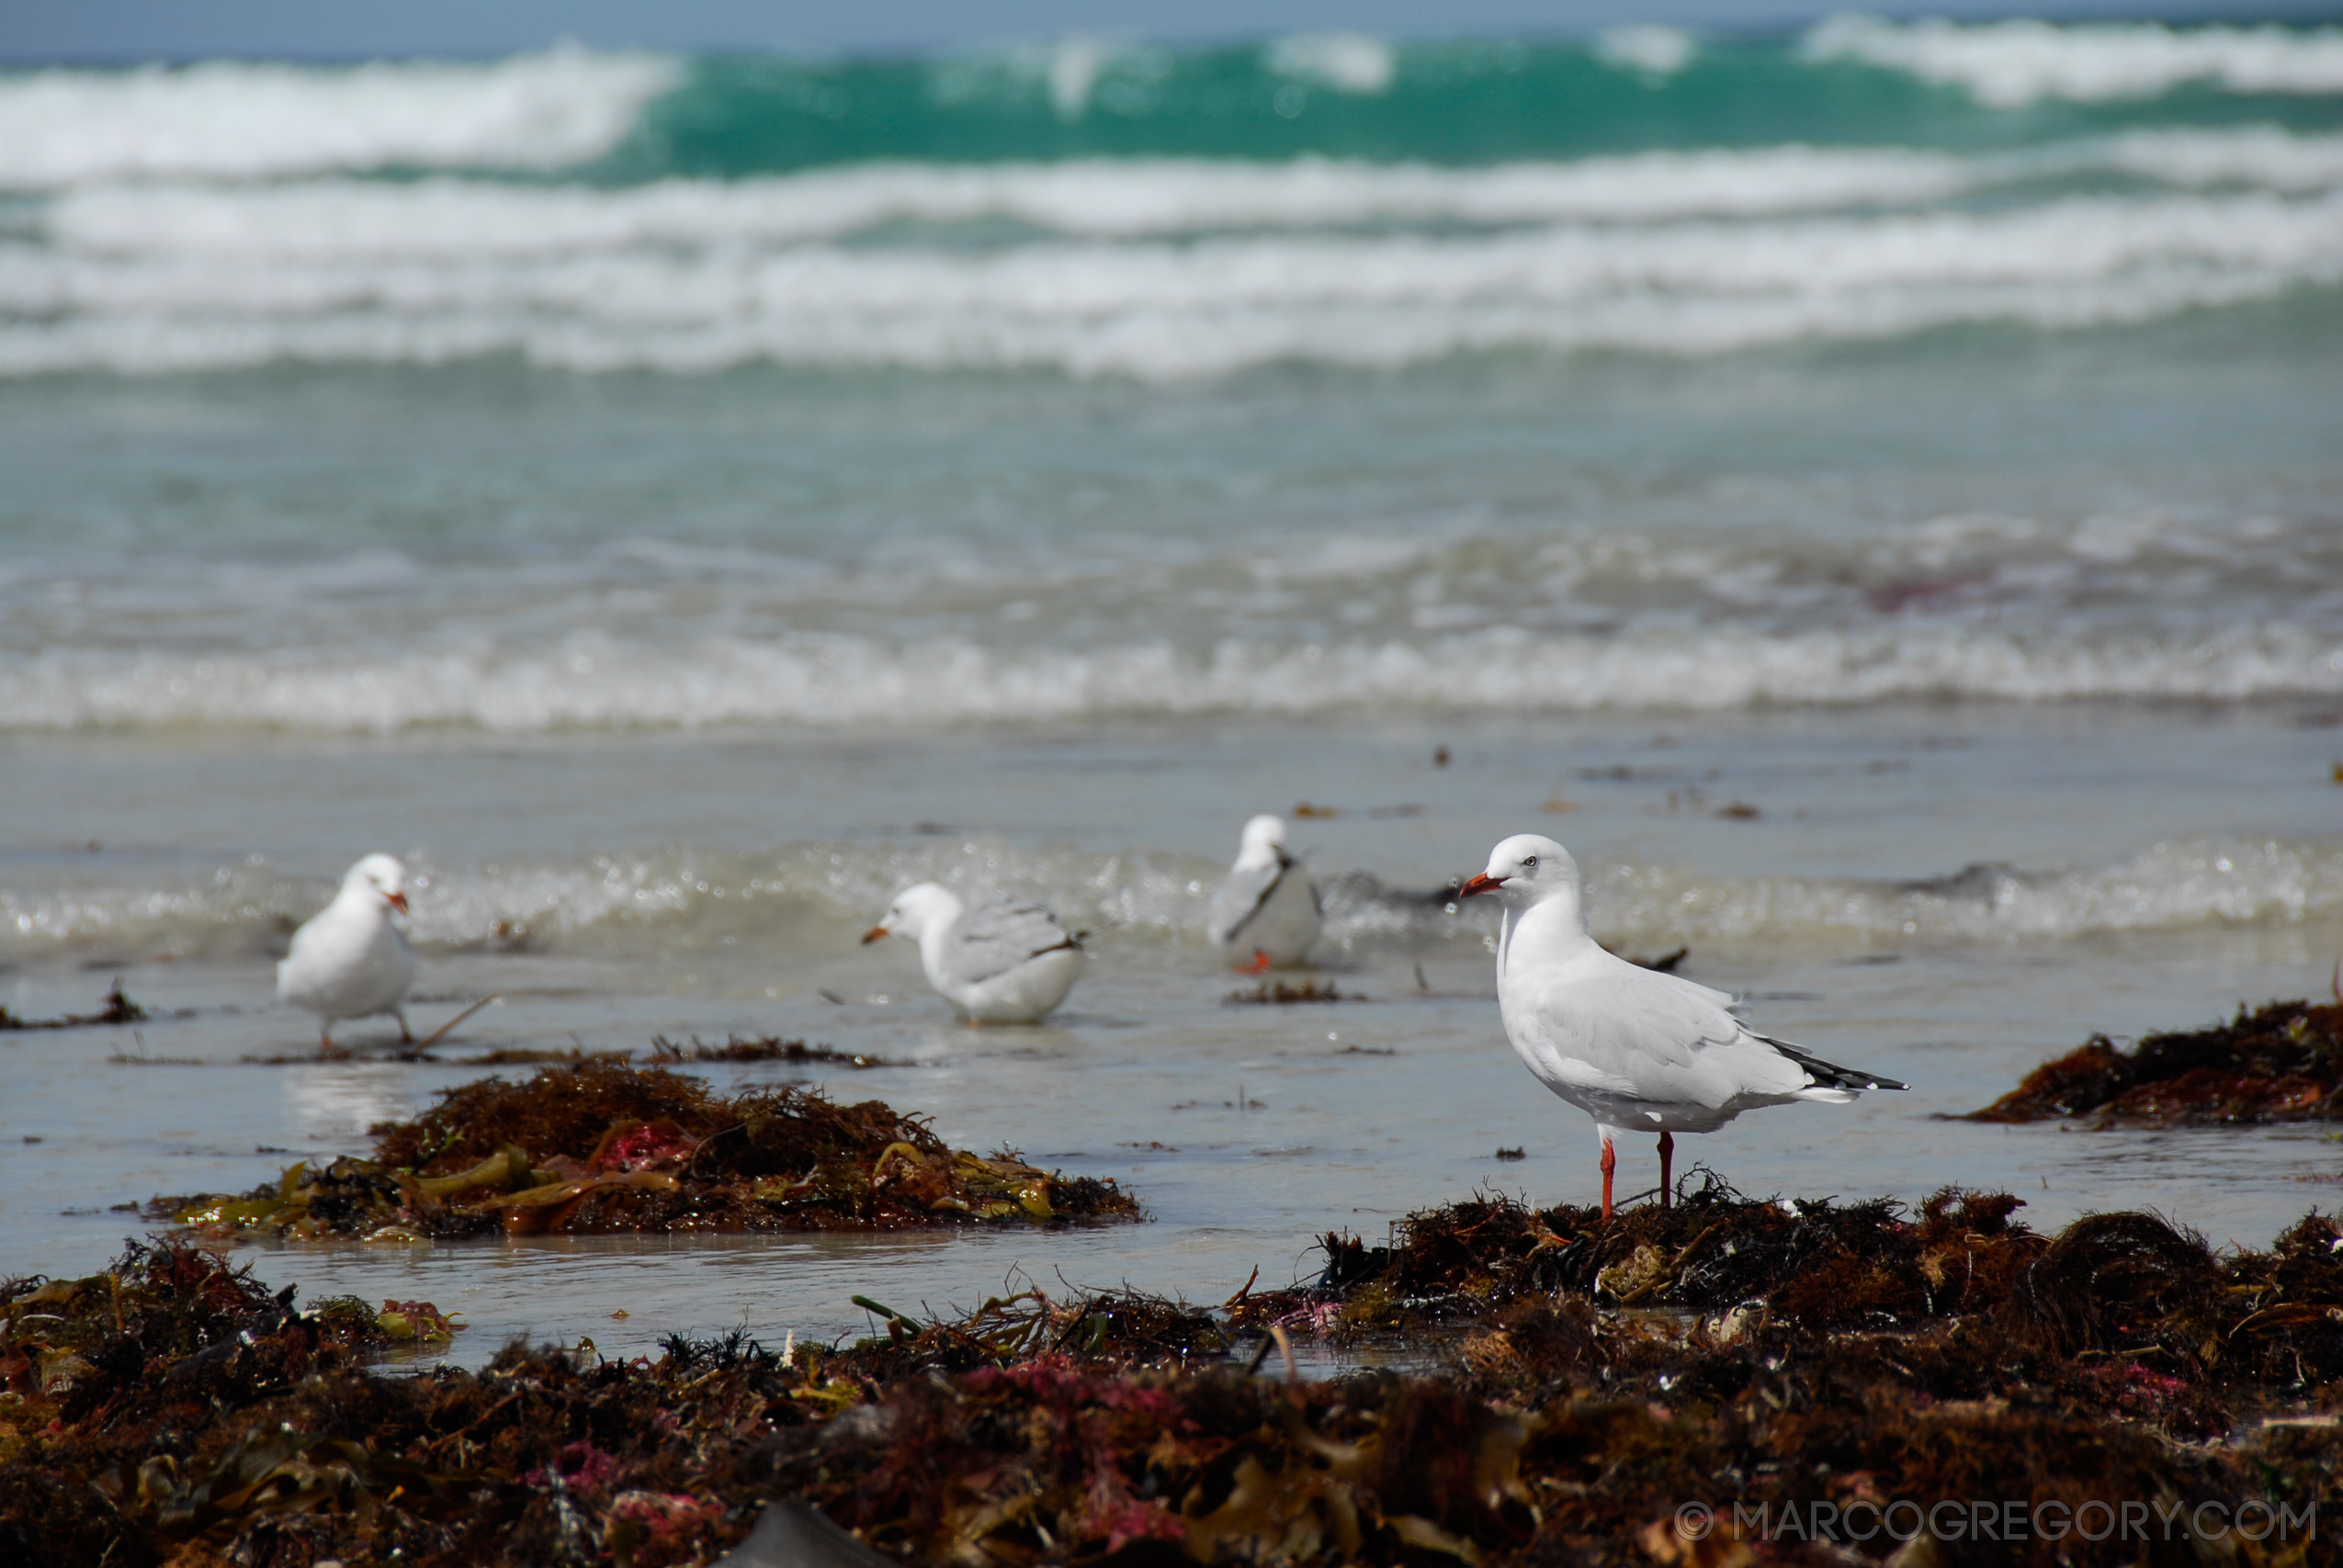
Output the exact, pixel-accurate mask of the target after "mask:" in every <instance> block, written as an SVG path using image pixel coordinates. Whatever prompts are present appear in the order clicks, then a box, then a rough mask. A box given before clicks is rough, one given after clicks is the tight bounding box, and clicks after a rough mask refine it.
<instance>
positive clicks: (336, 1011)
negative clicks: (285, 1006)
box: [277, 854, 415, 1055]
mask: <svg viewBox="0 0 2343 1568" xmlns="http://www.w3.org/2000/svg"><path fill="white" fill-rule="evenodd" d="M393 909H396V910H397V911H399V913H401V914H402V915H403V914H405V913H406V912H407V868H406V867H405V866H403V865H401V864H400V863H399V862H398V861H397V860H396V859H394V858H393V857H391V856H390V855H384V854H372V855H368V856H367V857H366V858H365V859H364V860H362V861H360V862H358V863H357V864H356V865H354V866H352V867H350V869H349V871H348V872H347V873H346V874H344V876H343V878H342V890H341V891H340V892H338V893H336V894H335V895H334V901H333V902H332V903H331V904H328V905H326V906H325V908H323V909H320V910H319V911H318V912H317V913H316V914H314V915H312V916H311V917H310V918H309V919H308V920H307V921H306V922H305V923H304V924H303V925H302V926H301V928H300V930H299V931H295V932H294V933H293V945H292V948H291V950H290V951H289V952H288V953H286V954H285V956H284V958H283V959H282V960H281V961H280V962H279V963H278V964H277V997H278V998H280V999H282V1000H284V1001H288V1002H290V1003H292V1004H293V1005H294V1006H295V1007H297V1008H302V1009H305V1010H308V1011H310V1012H313V1013H315V1014H317V1021H318V1025H317V1048H318V1054H319V1055H332V1054H333V1050H334V1020H336V1019H343V1018H372V1017H373V1016H374V1015H375V1014H377V1013H384V1012H387V1013H389V1014H390V1016H391V1017H393V1018H395V1019H397V1020H398V1021H399V1041H400V1043H402V1044H404V1043H408V1042H410V1041H412V1040H413V1039H414V1034H413V1032H411V1031H410V1030H409V1029H408V1028H407V1015H406V1013H405V1012H404V1011H402V1010H401V1009H400V1006H399V1004H400V1002H402V1000H404V999H405V998H406V995H407V987H410V986H412V985H413V984H414V983H415V953H414V949H413V948H412V947H409V946H408V945H407V936H406V933H405V932H404V931H401V930H400V929H399V928H398V927H397V926H396V925H395V924H393V923H392V921H391V919H390V911H391V910H393Z"/></svg>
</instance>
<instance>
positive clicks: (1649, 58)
mask: <svg viewBox="0 0 2343 1568" xmlns="http://www.w3.org/2000/svg"><path fill="white" fill-rule="evenodd" d="M1699 52H1700V43H1699V41H1698V40H1697V39H1694V38H1693V37H1692V34H1690V33H1688V32H1686V31H1685V30H1684V29H1683V28H1671V27H1668V26H1665V25H1664V24H1661V23H1658V22H1639V23H1632V24H1628V25H1624V26H1621V27H1615V28H1604V29H1603V30H1602V31H1601V32H1600V33H1597V34H1596V35H1595V39H1594V57H1595V58H1596V59H1597V60H1600V61H1602V62H1603V63H1604V64H1606V65H1615V66H1617V67H1619V68H1620V69H1621V70H1623V71H1634V72H1636V73H1640V74H1642V75H1645V76H1647V77H1651V76H1673V75H1674V74H1675V73H1677V72H1679V71H1681V70H1682V69H1683V68H1684V67H1685V66H1687V65H1690V64H1691V63H1692V57H1693V56H1695V55H1697V54H1698V53H1699Z"/></svg>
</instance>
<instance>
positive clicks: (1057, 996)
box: [863, 882, 1089, 1023]
mask: <svg viewBox="0 0 2343 1568" xmlns="http://www.w3.org/2000/svg"><path fill="white" fill-rule="evenodd" d="M1088 934H1089V933H1088V932H1081V931H1078V932H1075V933H1074V934H1072V935H1069V934H1067V931H1066V928H1065V927H1063V926H1061V925H1059V924H1058V919H1057V917H1056V916H1054V915H1052V914H1051V913H1050V912H1049V911H1048V910H1047V909H1045V908H1042V907H1041V906H1040V905H1038V904H1036V903H1034V902H1032V901H1031V900H1030V899H1023V898H1012V897H1007V896H1006V895H1002V896H998V897H991V898H988V899H986V900H985V901H984V902H983V903H980V904H979V905H977V906H976V907H975V908H969V907H968V906H967V905H965V904H963V903H961V901H960V896H959V895H958V894H956V893H955V892H953V891H952V890H951V889H950V888H948V887H945V886H942V885H941V884H939V883H934V882H922V883H921V884H920V885H919V886H916V887H906V888H905V889H903V891H901V892H900V893H898V894H897V895H895V902H894V903H893V904H892V905H891V906H889V908H888V911H887V913H886V915H885V917H884V918H882V919H880V920H879V922H878V923H877V925H875V926H873V927H871V928H870V930H868V931H865V932H864V933H863V941H864V942H866V943H869V942H877V940H878V939H879V938H881V937H884V936H907V937H910V938H911V940H912V941H914V942H918V943H919V944H920V966H921V967H922V968H923V969H925V970H926V971H927V983H928V984H929V985H931V986H933V987H935V989H936V993H937V994H938V995H939V996H941V997H942V998H944V999H945V1001H947V1002H950V1003H951V1004H952V1005H953V1007H955V1008H956V1009H957V1010H959V1013H960V1016H961V1017H963V1018H965V1019H967V1020H968V1021H969V1022H970V1023H1038V1022H1040V1021H1041V1019H1042V1015H1043V1014H1045V1013H1047V1012H1048V1011H1049V1010H1050V1009H1052V1008H1054V1007H1056V1006H1057V1005H1058V1003H1059V1002H1062V1001H1064V1000H1065V999H1066V993H1067V992H1068V991H1070V990H1072V989H1073V988H1074V981H1075V980H1076V979H1077V978H1078V977H1080V976H1081V972H1082V964H1083V961H1084V959H1085V957H1086V955H1085V954H1084V953H1083V952H1082V938H1083V937H1084V936H1085V935H1088Z"/></svg>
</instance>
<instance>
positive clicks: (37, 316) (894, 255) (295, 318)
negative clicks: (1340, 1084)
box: [0, 195, 2343, 378]
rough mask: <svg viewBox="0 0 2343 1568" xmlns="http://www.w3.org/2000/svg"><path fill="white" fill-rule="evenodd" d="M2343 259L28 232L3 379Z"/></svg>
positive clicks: (672, 363)
mask: <svg viewBox="0 0 2343 1568" xmlns="http://www.w3.org/2000/svg"><path fill="white" fill-rule="evenodd" d="M294 227H298V226H294ZM288 243H291V244H294V245H298V244H300V243H301V242H299V241H289V242H288ZM2338 279H2343V197H2335V196H2327V197H2322V198H2319V199H2313V200H2287V199H2281V198H2279V197H2270V196H2260V195H2246V196H2236V197H2172V198H2156V199H2145V198H2143V199H2134V198H2119V197H2074V198H2068V199H2065V200H2059V201H2053V202H2048V203H2044V204H2042V205H2040V206H2036V207H2032V208H2023V209H2014V210H2009V211H2001V212H1990V213H1965V212H1934V213H1922V214H1895V215H1883V216H1879V217H1871V218H1853V217H1849V218H1839V217H1833V218H1820V219H1810V220H1797V221H1784V222H1776V223H1768V222H1749V223H1732V224H1724V223H1691V224H1681V225H1671V226H1665V227H1662V226H1651V227H1636V228H1610V227H1591V226H1584V225H1557V226H1553V227H1549V228H1545V229H1539V230H1532V231H1509V232H1502V233H1499V234H1494V235H1487V236H1466V237H1427V236H1415V235H1407V234H1377V235H1368V236H1324V237H1319V236H1309V237H1294V238H1275V237H1263V238H1232V239H1227V240H1217V241H1206V242H1200V243H1193V244H1184V245H1177V246H1174V245H1165V244H1147V243H1141V244H1128V245H1101V244H1080V243H1058V242H1045V243H1033V244H1028V245H1022V246H1016V247H1012V248H1009V249H1006V250H1001V251H991V252H982V253H976V254H961V253H957V252H953V251H950V250H925V249H910V248H906V249H894V250H871V249H863V248H855V249H845V248H833V247H831V246H826V245H808V246H801V247H791V248H785V249H777V250H773V251H769V252H764V253H758V254H744V253H741V252H739V251H735V250H730V249H725V248H721V247H710V248H708V249H707V250H705V251H699V252H692V251H681V250H677V249H673V248H665V247H659V246H653V245H634V244H628V245H625V246H617V247H613V248H610V249H608V250H604V251H599V252H596V251H582V252H577V253H572V254H551V255H538V254H524V255H520V256H511V255H498V254H489V255H486V256H481V255H472V254H466V255H460V256H453V257H448V256H444V255H431V254H424V255H413V254H408V255H401V254H391V255H389V256H380V255H377V254H373V252H372V251H371V249H370V248H368V247H365V246H359V247H357V248H355V249H354V250H353V251H350V252H344V253H341V254H332V253H329V254H325V255H323V256H322V257H318V258H315V259H311V258H309V257H304V256H301V255H300V254H292V255H288V256H285V257H283V259H281V260H279V261H277V263H276V264H275V265H267V266H255V265H251V264H250V262H249V260H248V259H247V257H246V256H244V255H240V254H237V253H236V252H234V251H227V252H224V253H222V252H213V251H207V250H202V249H191V250H181V249H177V248H173V249H168V250H164V251H160V252H155V251H149V252H144V253H131V254H108V253H102V252H101V253H87V252H85V253H75V254H65V253H61V252H58V251H53V250H45V249H40V248H34V247H28V246H20V245H19V246H0V374H9V375H18V376H22V375H31V374H40V373H43V372H51V371H62V370H83V369H96V368H103V369H111V370H118V371H127V372H133V373H137V372H163V371H175V370H188V369H200V368H213V367H233V366H243V365H255V364H262V363H266V362H268V361H271V360H277V359H288V360H309V361H323V362H330V361H356V362H362V363H363V362H375V363H422V364H430V363H439V362H444V361H447V360H453V359H458V358H464V357H469V356H476V355H488V354H500V353H506V354H518V355H523V356H525V357H526V358H527V359H528V360H530V361H531V362H534V363H537V364H539V365H544V366H549V367H561V368H567V369H572V370H579V371H609V370H619V369H628V368H643V367H650V368H658V369H663V370H668V371H673V372H698V371H707V370H712V369H718V368H721V367H727V366H732V365H738V364H742V363H746V362H752V361H758V360H764V361H769V362H773V363H777V364H798V365H835V366H899V367H919V368H946V367H1055V368H1059V369H1063V370H1066V371H1070V372H1071V373H1074V374H1077V375H1125V376H1132V377H1138V378H1183V377H1196V376H1209V375H1217V374H1222V373H1226V372H1228V371H1232V370H1237V369H1240V368H1243V367H1247V366H1251V365H1259V364H1263V363H1269V362H1273V361H1279V360H1293V361H1306V362H1307V361H1316V362H1319V363H1329V364H1341V365H1356V366H1385V367H1387V366H1398V365H1405V364H1409V363H1413V362H1418V361H1422V360H1426V359H1432V358H1437V357H1441V356H1444V355H1452V354H1455V353H1458V352H1463V351H1472V350H1489V349H1500V348H1506V347H1536V348H1543V349H1549V350H1556V351H1562V352H1568V351H1575V350H1586V349H1614V350H1632V351H1642V352H1654V353H1662V354H1673V355H1709V354H1719V353H1727V352H1732V351H1735V350H1739V349H1745V348H1749V347H1753V346H1759V345H1763V344H1779V343H1786V342H1793V341H1798V340H1802V339H1832V338H1839V339H1847V338H1876V337H1891V336H1896V335H1901V334H1907V333H1916V332H1920V331H1925V330H1928V329H1931V328H1936V327H1941V326H1947V325H1952V324H1956V323H1963V322H1985V321H1998V322H2011V323H2018V324H2023V325H2028V326H2035V327H2045V328H2074V327H2086V326H2095V325H2104V324H2112V323H2125V322H2134V321H2145V320H2150V319H2153V318H2155V317H2158V316H2162V315H2168V314H2170V313H2172V312H2174V311H2177V310H2187V309H2190V308H2192V307H2202V306H2213V305H2223V304H2230V303H2235V302H2237V301H2240V300H2247V299H2266V298H2269V297H2272V296H2274V295H2277V294H2280V293H2282V292H2284V291H2285V290H2287V289H2290V288H2299V287H2303V286H2326V285H2331V284H2333V283H2334V282H2336V281H2337V280H2338Z"/></svg>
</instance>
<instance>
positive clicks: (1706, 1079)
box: [1459, 833, 1909, 1219]
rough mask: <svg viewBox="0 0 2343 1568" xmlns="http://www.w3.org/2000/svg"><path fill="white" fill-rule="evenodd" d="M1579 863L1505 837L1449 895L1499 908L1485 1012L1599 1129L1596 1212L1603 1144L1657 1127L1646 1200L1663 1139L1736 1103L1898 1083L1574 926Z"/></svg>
mask: <svg viewBox="0 0 2343 1568" xmlns="http://www.w3.org/2000/svg"><path fill="white" fill-rule="evenodd" d="M1579 889H1580V883H1579V863H1578V862H1576V861H1574V860H1572V859H1571V858H1570V853H1569V852H1568V850H1565V849H1564V848H1563V847H1562V846H1561V845H1560V844H1557V843H1556V842H1555V841H1554V840H1551V839H1545V838H1540V837H1539V836H1538V835H1537V834H1535V833H1519V834H1516V835H1514V836H1513V837H1512V838H1510V839H1508V840H1505V841H1504V842H1503V843H1501V844H1499V845H1498V846H1497V848H1495V849H1494V850H1492V851H1490V852H1489V855H1488V870H1487V871H1484V872H1482V873H1481V874H1479V875H1477V876H1476V877H1474V878H1472V880H1470V881H1469V882H1466V883H1465V884H1464V885H1463V886H1462V887H1461V888H1460V889H1459V891H1460V892H1461V893H1462V894H1463V895H1464V896H1465V897H1472V896H1473V895H1475V894H1479V893H1494V894H1496V895H1497V896H1498V897H1499V898H1500V900H1501V901H1502V902H1503V904H1504V906H1505V923H1504V926H1503V929H1502V932H1501V934H1500V936H1499V937H1498V939H1497V1006H1498V1010H1499V1012H1500V1014H1501V1015H1502V1016H1503V1018H1504V1020H1505V1035H1506V1038H1507V1039H1509V1040H1511V1042H1512V1043H1513V1049H1514V1050H1515V1051H1516V1052H1518V1053H1519V1054H1520V1055H1521V1058H1522V1061H1524V1062H1526V1063H1528V1064H1529V1069H1530V1071H1531V1072H1533V1073H1534V1074H1536V1075H1537V1079H1538V1081H1539V1082H1540V1083H1542V1084H1544V1085H1545V1087H1546V1088H1548V1089H1552V1090H1553V1091H1554V1092H1555V1093H1556V1094H1558V1095H1560V1096H1561V1097H1562V1098H1563V1099H1564V1100H1568V1101H1569V1102H1570V1103H1571V1104H1573V1105H1575V1106H1577V1107H1578V1108H1579V1110H1581V1111H1585V1112H1586V1113H1587V1114H1588V1115H1590V1116H1591V1117H1593V1118H1594V1122H1595V1129H1596V1131H1597V1132H1598V1133H1600V1134H1602V1215H1603V1218H1605V1219H1609V1218H1610V1217H1611V1174H1612V1171H1613V1169H1614V1168H1615V1167H1616V1166H1617V1163H1618V1156H1617V1155H1616V1154H1615V1153H1613V1149H1612V1143H1613V1140H1614V1139H1616V1138H1618V1137H1620V1136H1622V1135H1624V1134H1627V1133H1629V1132H1633V1131H1642V1132H1658V1134H1659V1202H1660V1207H1662V1208H1666V1207H1667V1206H1668V1204H1669V1202H1670V1186H1671V1182H1670V1164H1671V1161H1672V1159H1673V1157H1674V1156H1675V1152H1676V1140H1675V1138H1674V1136H1673V1135H1672V1134H1677V1133H1713V1132H1715V1130H1716V1129H1717V1128H1719V1127H1722V1126H1723V1125H1725V1123H1726V1122H1730V1121H1731V1120H1733V1118H1734V1117H1736V1116H1738V1115H1739V1114H1740V1113H1741V1112H1742V1111H1749V1110H1753V1109H1754V1108H1756V1107H1758V1106H1760V1105H1787V1104H1789V1103H1790V1102H1791V1101H1792V1100H1823V1101H1827V1102H1829V1103H1832V1104H1843V1103H1845V1102H1846V1101H1848V1100H1852V1099H1854V1098H1855V1096H1856V1095H1857V1094H1858V1093H1860V1092H1861V1091H1862V1090H1863V1089H1905V1088H1907V1087H1909V1086H1907V1085H1905V1084H1900V1083H1897V1082H1896V1080H1895V1079H1894V1078H1884V1077H1879V1076H1877V1075H1876V1074H1873V1073H1864V1072H1857V1071H1856V1070H1854V1069H1853V1068H1851V1067H1839V1066H1832V1065H1831V1064H1830V1063H1828V1062H1825V1061H1822V1060H1821V1059H1819V1058H1818V1057H1815V1056H1811V1055H1807V1054H1806V1053H1805V1052H1804V1051H1802V1050H1800V1049H1799V1048H1798V1047H1797V1046H1795V1045H1792V1044H1790V1043H1787V1042H1785V1041H1781V1040H1776V1039H1774V1038H1772V1037H1771V1035H1765V1034H1757V1033H1753V1032H1750V1031H1749V1029H1748V1028H1747V1027H1746V1026H1744V1025H1743V1024H1742V1022H1741V1021H1740V1020H1739V1019H1737V1018H1736V1017H1734V1016H1733V1013H1732V1010H1731V1009H1732V1002H1733V998H1731V997H1729V996H1727V995H1726V994H1725V993H1724V992H1723V991H1713V990H1711V989H1709V988H1708V987H1706V986H1701V985H1695V984H1693V983H1692V981H1690V980H1684V979H1679V978H1678V977H1677V976H1673V975H1663V974H1660V973H1658V971H1656V970H1651V969H1645V968H1640V967H1638V966H1637V965H1636V964H1630V963H1628V962H1627V961H1626V960H1625V959H1624V958H1616V957H1613V955H1612V954H1610V953H1605V952H1604V951H1603V950H1602V948H1601V947H1600V946H1598V945H1597V944H1596V942H1595V940H1594V939H1593V938H1592V937H1591V936H1589V935H1588V934H1587V917H1586V911H1585V909H1584V908H1582V907H1581V905H1580V902H1579Z"/></svg>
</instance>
